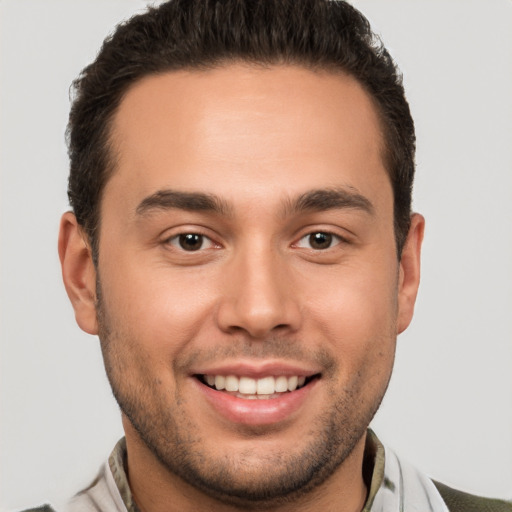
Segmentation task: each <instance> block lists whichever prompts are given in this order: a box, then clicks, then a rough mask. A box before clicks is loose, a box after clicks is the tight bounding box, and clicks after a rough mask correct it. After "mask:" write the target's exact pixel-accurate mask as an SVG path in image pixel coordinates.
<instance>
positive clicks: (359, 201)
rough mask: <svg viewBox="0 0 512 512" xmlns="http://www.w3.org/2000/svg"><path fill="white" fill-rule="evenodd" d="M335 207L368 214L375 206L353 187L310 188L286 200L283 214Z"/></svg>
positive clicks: (372, 213) (319, 210)
mask: <svg viewBox="0 0 512 512" xmlns="http://www.w3.org/2000/svg"><path fill="white" fill-rule="evenodd" d="M335 209H352V210H360V211H362V212H365V213H368V214H370V215H374V214H375V208H374V206H373V204H372V203H371V201H370V200H369V199H368V198H366V197H365V196H363V195H361V194H359V193H358V192H357V191H356V190H355V189H354V190H352V189H351V188H339V187H335V188H326V189H316V190H311V191H309V192H305V193H304V194H301V195H300V196H298V197H297V198H296V199H292V200H289V201H287V203H286V204H285V208H284V215H285V216H286V215H292V214H294V213H301V212H315V211H318V212H321V211H326V210H335Z"/></svg>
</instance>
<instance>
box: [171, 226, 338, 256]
mask: <svg viewBox="0 0 512 512" xmlns="http://www.w3.org/2000/svg"><path fill="white" fill-rule="evenodd" d="M315 236H316V237H318V239H317V240H316V242H317V243H319V244H322V243H323V244H324V245H326V247H312V246H311V244H312V243H314V241H313V240H312V237H315ZM187 242H191V245H189V247H188V248H185V247H184V244H186V243H187ZM194 242H195V243H199V246H198V247H195V248H194V247H193V245H192V244H194ZM304 242H305V243H306V244H309V247H306V246H304V245H302V243H304ZM165 243H166V244H168V245H171V246H173V247H174V248H176V249H177V250H179V251H183V252H189V253H196V252H201V251H204V250H207V249H212V248H218V247H220V245H219V244H216V243H215V242H214V241H213V240H212V239H211V238H210V237H208V236H207V235H204V234H203V233H198V232H195V231H188V232H183V233H178V234H177V235H174V236H172V237H169V238H167V239H166V240H165ZM341 243H347V240H346V239H344V238H343V237H341V236H339V235H336V234H334V233H331V232H329V231H323V230H317V231H310V232H309V233H307V234H306V235H304V236H302V237H301V238H300V239H299V240H298V241H297V242H295V243H294V244H293V245H292V247H298V248H301V249H309V250H312V251H315V252H316V251H318V252H323V251H327V250H329V249H332V248H333V247H335V246H336V245H339V244H341ZM205 244H207V245H208V246H207V247H205Z"/></svg>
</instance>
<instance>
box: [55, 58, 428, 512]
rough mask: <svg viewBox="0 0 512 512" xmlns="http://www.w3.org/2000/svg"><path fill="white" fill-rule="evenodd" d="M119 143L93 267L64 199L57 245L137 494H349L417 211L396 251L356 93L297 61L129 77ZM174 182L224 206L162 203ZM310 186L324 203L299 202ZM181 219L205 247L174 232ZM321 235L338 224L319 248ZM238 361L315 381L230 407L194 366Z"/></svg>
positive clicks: (402, 301) (399, 309)
mask: <svg viewBox="0 0 512 512" xmlns="http://www.w3.org/2000/svg"><path fill="white" fill-rule="evenodd" d="M112 140H113V142H114V145H115V148H116V156H117V166H116V170H115V172H114V174H113V176H112V178H111V179H110V180H109V181H108V183H107V185H106V188H105V190H104V194H103V197H102V203H101V231H100V239H99V240H100V243H99V263H98V268H97V269H96V268H95V267H94V265H93V262H92V257H91V253H90V247H89V244H88V242H87V239H86V238H85V237H84V235H83V233H82V231H81V229H80V227H79V226H77V223H76V220H75V218H74V216H73V215H72V214H71V213H66V214H65V215H64V216H63V219H62V223H61V233H60V239H59V252H60V257H61V261H62V268H63V277H64V282H65V285H66V289H67V291H68V294H69V296H70V299H71V301H72V303H73V306H74V309H75V314H76V319H77V322H78V324H79V326H80V327H81V328H82V329H83V330H85V331H86V332H88V333H91V334H98V333H99V335H100V339H101V344H102V350H103V355H104V359H105V365H106V368H107V374H108V376H109V379H110V382H111V384H112V387H113V390H114V394H115V395H116V398H117V399H118V401H119V403H120V406H121V409H122V411H123V425H124V428H125V432H126V440H127V447H128V472H129V480H130V486H131V488H132V491H133V493H134V496H135V498H136V500H137V502H138V504H139V506H140V508H141V509H142V510H143V511H146V512H159V511H164V510H165V511H168V510H180V511H188V510H191V511H192V510H199V509H200V510H219V511H221V510H222V511H224V510H225V511H228V510H240V509H241V510H249V509H252V510H264V509H265V510H283V511H285V510H294V511H308V510H326V511H329V510H337V511H340V510H341V511H347V512H348V511H354V512H355V511H358V510H361V509H362V507H363V505H364V502H365V499H366V495H367V489H366V487H365V484H364V481H363V478H362V460H363V451H364V442H365V438H366V434H365V432H366V428H367V425H368V423H369V422H370V420H371V418H372V417H373V415H374V413H375V412H376V410H377V408H378V406H379V404H380V401H381V399H382V397H383V395H384V393H385V390H386V387H387V384H388V381H389V378H390V375H391V371H392V366H393V360H394V352H395V345H396V336H397V334H399V333H400V332H402V331H403V330H404V329H406V327H407V326H408V324H409V322H410V321H411V318H412V314H413V308H414V302H415V298H416V293H417V288H418V284H419V266H420V246H421V240H422V236H423V228H424V220H423V218H422V217H421V216H420V215H417V214H415V215H413V217H412V222H411V229H410V232H409V235H408V238H407V241H406V244H405V247H404V250H403V253H402V256H401V259H400V260H398V258H397V254H396V249H395V234H394V232H393V194H392V189H391V185H390V181H389V178H388V175H387V172H386V169H385V167H384V164H383V159H382V149H383V138H382V135H381V131H380V125H379V120H378V117H377V113H376V109H375V108H374V106H373V104H372V101H371V99H370V98H369V96H368V95H367V94H366V93H365V91H364V90H363V89H362V88H361V87H360V85H359V84H358V83H357V82H356V81H355V80H354V79H352V78H351V77H349V76H346V75H343V74H332V73H327V72H325V73H320V72H312V71H309V70H305V69H302V68H299V67H293V66H282V67H271V68H267V69H262V68H257V67H250V66H248V65H229V66H225V67H221V68H217V69H214V70H210V71H201V72H185V71H180V72H173V73H167V74H163V75H159V76H151V77H146V78H144V79H143V80H141V81H140V82H138V83H136V84H135V85H134V86H133V87H132V88H131V89H130V90H129V91H128V93H127V94H126V96H125V98H124V99H123V101H122V102H121V105H120V107H119V110H118V112H117V114H116V116H115V119H114V124H113V130H112ZM170 190H172V191H173V192H174V193H175V192H178V193H183V192H185V193H193V194H198V193H202V194H213V195H215V197H216V198H217V203H221V205H222V208H220V209H219V208H217V210H216V211H213V210H211V209H206V210H205V209H200V210H197V204H196V209H190V201H189V202H188V203H187V205H188V206H187V208H183V201H182V202H181V203H179V204H177V203H176V201H175V200H174V199H173V201H171V202H172V207H171V204H170V202H169V201H167V202H166V201H163V202H162V200H161V198H162V197H166V198H169V197H171V196H170V195H169V194H168V193H167V195H165V194H162V193H161V192H162V191H167V192H168V191H170ZM318 190H323V191H326V190H327V191H330V192H332V191H336V194H335V195H336V198H337V199H336V201H334V203H336V204H335V205H333V204H330V203H329V205H328V201H327V198H326V196H328V195H329V194H327V195H326V194H325V193H324V194H323V196H322V194H320V196H321V198H322V200H321V201H316V202H315V201H312V203H311V201H310V203H311V204H310V205H309V206H310V207H307V208H305V207H304V204H301V203H300V201H298V198H300V197H304V195H307V194H309V195H311V193H312V191H318ZM159 192H160V195H158V193H159ZM340 192H341V196H343V198H344V201H342V202H340V197H339V196H340ZM155 194H157V195H155ZM172 197H174V198H175V197H176V196H172ZM180 197H181V196H180ZM329 197H330V196H329ZM182 199H183V198H182ZM189 199H190V198H189ZM189 199H187V201H188V200H189ZM185 202H186V201H185ZM177 206H179V207H177ZM187 233H198V234H200V235H203V236H204V237H205V238H204V239H203V245H202V247H201V248H200V249H199V250H196V251H186V250H184V249H183V248H182V247H181V246H180V243H179V238H177V237H178V235H180V234H187ZM314 233H330V234H333V235H334V236H333V237H332V240H331V242H330V243H328V244H327V247H325V248H318V246H316V245H311V242H312V239H311V237H310V235H311V234H314ZM313 242H314V240H313ZM98 283H100V284H101V295H100V296H99V293H100V289H99V288H97V284H98ZM237 365H241V366H240V367H241V368H247V367H251V368H254V367H257V368H261V367H265V365H267V366H268V365H273V366H272V367H273V368H276V367H277V368H280V367H286V366H287V365H288V366H290V365H291V366H293V367H294V368H300V369H303V370H307V371H309V372H311V373H314V374H316V375H317V376H319V378H317V379H315V381H314V384H313V385H309V386H306V387H305V388H304V390H307V391H305V392H304V398H301V399H300V400H299V402H297V403H298V405H295V406H294V407H293V408H292V409H291V410H290V412H289V413H287V414H285V415H284V416H283V417H279V418H278V420H272V421H270V422H265V421H263V422H262V421H261V415H258V414H259V413H255V414H254V415H253V416H251V415H250V414H249V415H248V416H247V417H246V420H244V421H242V422H240V421H232V419H231V418H228V417H226V416H225V415H224V414H222V413H220V412H219V410H218V408H216V407H215V406H212V403H211V402H210V401H209V400H208V399H207V397H206V395H205V392H204V386H203V385H202V384H199V383H198V380H197V379H196V378H195V376H194V374H196V373H206V372H207V371H209V370H212V371H213V373H215V371H216V370H215V369H216V368H217V369H218V368H220V367H225V366H228V367H230V368H231V367H236V366H237ZM296 396H298V395H296ZM315 463H316V464H317V466H318V467H316V468H314V470H312V471H309V472H308V468H311V467H313V466H314V464H315ZM184 468H185V469H184ZM148 475H149V477H148ZM293 485H295V487H299V488H298V489H296V488H295V489H294V488H293ZM261 489H266V490H268V492H269V495H268V496H267V498H266V499H263V497H262V496H261V492H260V491H261ZM258 493H259V494H258Z"/></svg>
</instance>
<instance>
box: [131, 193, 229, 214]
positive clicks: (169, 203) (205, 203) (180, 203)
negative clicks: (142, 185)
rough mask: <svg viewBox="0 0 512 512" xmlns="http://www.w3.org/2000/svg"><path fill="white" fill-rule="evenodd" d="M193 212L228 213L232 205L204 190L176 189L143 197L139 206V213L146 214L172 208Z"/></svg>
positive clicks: (137, 210)
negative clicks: (179, 190)
mask: <svg viewBox="0 0 512 512" xmlns="http://www.w3.org/2000/svg"><path fill="white" fill-rule="evenodd" d="M174 208H175V209H180V210H188V211H193V212H213V213H218V214H220V215H228V214H230V212H231V208H230V206H229V205H228V204H227V203H226V202H225V201H223V200H222V199H220V198H219V197H217V196H215V195H213V194H206V193H203V192H178V191H176V190H159V191H158V192H155V193H154V194H151V195H150V196H148V197H146V198H145V199H143V200H142V201H141V202H140V203H139V205H138V206H137V209H136V212H137V215H140V216H146V215H149V214H151V213H153V212H155V211H162V210H163V211H165V210H170V209H174Z"/></svg>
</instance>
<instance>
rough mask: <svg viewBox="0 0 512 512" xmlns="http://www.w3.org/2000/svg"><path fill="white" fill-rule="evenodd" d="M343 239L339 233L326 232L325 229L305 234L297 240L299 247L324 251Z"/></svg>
mask: <svg viewBox="0 0 512 512" xmlns="http://www.w3.org/2000/svg"><path fill="white" fill-rule="evenodd" d="M341 241H342V240H341V238H340V237H339V236H337V235H333V234H332V233H326V232H324V231H316V232H315V233H309V235H306V236H303V237H302V238H301V239H300V240H299V241H298V242H297V247H302V248H304V249H313V250H315V251H322V250H325V249H330V248H331V247H333V246H334V245H336V244H338V243H340V242H341Z"/></svg>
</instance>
